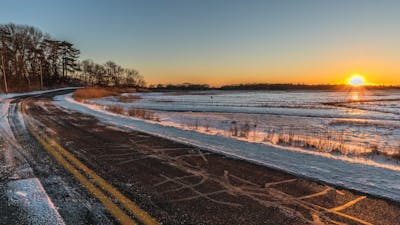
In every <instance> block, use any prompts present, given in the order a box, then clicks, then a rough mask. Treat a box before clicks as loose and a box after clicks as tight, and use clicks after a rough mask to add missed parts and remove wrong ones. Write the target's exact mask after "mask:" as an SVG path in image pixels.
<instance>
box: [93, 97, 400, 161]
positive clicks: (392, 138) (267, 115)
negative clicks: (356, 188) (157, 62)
mask: <svg viewBox="0 0 400 225" xmlns="http://www.w3.org/2000/svg"><path fill="white" fill-rule="evenodd" d="M126 95H129V94H126ZM134 95H137V96H139V97H140V99H139V100H138V101H133V102H120V101H119V98H118V97H107V98H102V99H95V100H91V102H92V103H95V104H100V105H119V106H122V107H123V108H125V109H126V110H129V109H130V108H141V109H146V110H151V111H152V112H154V113H155V117H156V118H158V120H159V123H160V124H162V125H166V126H174V127H177V128H180V129H185V130H196V131H198V132H203V133H208V134H214V135H223V136H227V137H231V138H238V139H242V140H247V141H249V142H259V143H273V144H280V145H289V146H295V147H303V148H304V149H308V150H318V151H323V152H333V153H343V154H355V155H359V156H361V155H364V156H366V157H372V156H371V155H376V154H375V153H384V154H386V155H393V154H400V91H369V92H317V91H291V92H284V91H267V92H266V91H263V92H261V91H248V92H245V91H230V92H228V91H203V92H191V93H184V94H183V93H137V94H134ZM357 100H358V101H360V100H362V101H370V102H355V101H357ZM336 103H338V104H339V103H340V107H339V106H337V105H335V104H336ZM370 153H374V154H370ZM373 157H375V156H373ZM390 158H391V157H388V159H390Z"/></svg>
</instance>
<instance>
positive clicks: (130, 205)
mask: <svg viewBox="0 0 400 225" xmlns="http://www.w3.org/2000/svg"><path fill="white" fill-rule="evenodd" d="M21 108H22V112H24V107H21ZM27 127H28V130H29V132H30V133H31V134H32V135H33V136H34V137H35V138H36V139H37V140H38V141H39V142H40V143H41V144H42V145H43V147H45V149H46V150H47V151H49V152H50V153H51V154H52V155H53V156H54V157H55V158H56V159H57V160H58V161H59V163H60V164H61V165H63V166H64V163H68V164H65V165H67V166H64V167H66V169H67V170H69V171H70V172H71V173H72V174H73V175H74V176H75V177H76V178H77V179H78V180H79V181H80V182H81V183H82V182H86V181H87V182H89V186H90V185H91V186H90V187H91V188H90V189H91V190H89V191H90V192H92V193H93V194H94V195H95V196H96V194H95V193H98V192H100V193H101V194H103V193H102V192H101V191H100V190H99V189H98V188H96V187H95V186H94V185H93V184H92V183H90V181H89V180H88V179H86V178H85V177H84V176H83V175H82V174H80V173H79V171H78V170H77V169H75V168H74V167H73V166H72V165H71V164H70V163H69V162H68V161H70V162H71V163H72V164H74V165H75V166H76V167H77V168H78V169H80V170H81V171H84V172H85V173H86V174H87V175H88V176H89V177H90V178H92V180H93V181H94V182H95V183H97V184H98V185H99V186H100V187H101V188H102V189H103V190H104V191H106V192H108V193H109V194H110V195H111V196H113V197H114V198H116V199H117V200H118V201H119V202H120V203H121V204H122V205H123V206H124V207H125V208H126V209H128V210H129V211H130V212H132V213H133V214H134V215H135V216H136V217H137V218H138V219H139V220H140V221H141V222H143V223H144V224H146V225H158V224H159V223H158V221H157V220H156V219H154V218H153V217H151V216H150V215H149V214H148V213H147V212H146V211H144V210H142V209H141V208H140V207H139V206H138V205H136V204H135V203H134V202H132V201H131V200H129V199H128V198H127V197H125V196H124V195H123V194H122V193H121V192H119V191H118V190H117V189H116V188H114V187H113V186H112V185H110V184H109V183H107V182H106V181H105V180H104V179H103V178H101V177H100V176H98V175H97V174H96V173H95V172H94V171H93V170H91V169H89V168H88V167H87V166H85V165H84V164H83V163H81V162H80V161H79V160H78V159H77V158H76V157H75V156H73V155H72V154H71V153H70V152H68V151H67V150H65V149H64V148H63V147H62V146H60V145H59V144H58V143H57V142H56V141H54V140H53V139H49V138H46V137H44V139H42V138H41V137H40V136H39V135H37V134H36V133H35V131H33V130H32V129H31V128H30V126H29V125H28V126H27ZM55 152H56V153H55ZM62 156H64V157H65V158H67V159H68V161H67V160H65V159H64V158H63V157H62ZM59 159H60V160H62V161H60V160H59ZM67 167H68V168H67ZM69 168H70V169H74V170H75V171H72V170H70V169H69ZM76 173H77V174H79V175H75V174H76ZM77 176H78V177H83V178H84V179H86V181H85V180H82V179H81V178H78V177H77ZM84 185H85V184H84ZM85 186H86V187H88V185H85ZM92 186H93V187H92ZM93 188H96V189H97V190H96V189H93ZM88 189H89V188H88ZM98 196H99V197H101V198H102V199H104V198H103V196H104V197H105V195H104V194H103V196H101V195H97V196H96V197H97V198H99V197H98ZM102 199H100V198H99V200H100V201H102ZM107 200H108V199H107ZM102 203H103V201H102ZM105 203H106V204H107V205H109V204H108V202H105ZM111 203H112V204H114V203H113V202H112V201H111ZM114 205H115V204H114ZM109 206H110V207H111V208H110V209H111V210H113V211H115V209H114V208H113V206H112V205H109ZM115 206H116V205H115ZM105 207H106V208H107V209H108V207H107V206H106V205H105ZM116 207H117V206H116ZM118 209H119V208H118ZM111 210H110V212H111ZM119 210H120V209H119ZM121 212H123V211H122V210H121ZM113 215H114V214H113ZM125 216H126V215H125ZM117 218H119V217H118V215H117ZM128 218H129V217H128ZM132 222H133V223H125V224H136V223H135V222H134V221H132Z"/></svg>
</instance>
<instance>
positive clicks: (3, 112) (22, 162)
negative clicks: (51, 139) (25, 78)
mask: <svg viewBox="0 0 400 225" xmlns="http://www.w3.org/2000/svg"><path fill="white" fill-rule="evenodd" d="M68 89H71V88H62V89H54V90H46V91H35V92H27V93H18V94H1V95H0V154H3V156H4V157H3V158H4V161H0V176H5V177H2V179H3V180H4V178H8V182H7V184H6V187H7V188H6V193H0V194H6V195H7V199H8V202H7V204H9V205H13V206H15V207H17V208H18V209H19V210H20V211H21V212H23V213H24V214H23V215H22V216H23V217H24V218H15V219H18V220H20V222H21V221H22V222H23V224H64V221H63V220H62V218H61V216H60V215H59V213H58V211H57V209H56V208H55V207H54V205H53V203H52V202H51V200H50V198H49V197H48V195H47V193H46V191H45V190H44V188H43V186H42V184H41V183H40V181H39V180H38V179H37V178H36V177H35V176H34V173H33V170H32V168H31V167H30V165H29V164H28V162H27V161H26V159H25V157H24V156H25V155H23V154H24V150H23V148H22V147H21V145H20V144H19V143H18V141H17V140H16V138H15V136H14V134H13V132H12V130H11V126H10V123H9V116H17V118H18V119H19V120H21V121H22V122H21V124H22V125H23V126H24V122H23V120H22V114H21V113H20V112H19V111H18V114H17V115H9V111H10V109H11V111H14V110H13V107H17V105H16V104H11V101H12V98H14V97H18V96H26V95H37V94H42V93H48V92H52V91H57V90H68ZM3 170H4V171H3ZM8 171H11V172H12V173H11V174H9V173H8ZM3 172H4V173H3Z"/></svg>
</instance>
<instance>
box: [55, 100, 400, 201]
mask: <svg viewBox="0 0 400 225" xmlns="http://www.w3.org/2000/svg"><path fill="white" fill-rule="evenodd" d="M71 96H72V95H71V94H67V95H60V96H56V97H55V98H54V99H55V101H56V104H57V105H59V106H60V107H63V108H66V109H70V110H74V111H78V112H81V113H85V114H89V115H92V116H95V117H97V118H98V119H99V120H101V121H103V122H104V123H107V124H110V125H114V126H117V127H120V128H124V129H132V130H138V131H142V132H145V133H149V134H152V135H156V136H159V137H163V138H167V139H170V140H174V141H178V142H181V143H187V144H190V145H193V146H197V147H199V148H202V149H206V150H209V151H214V152H218V153H221V154H225V155H228V156H232V157H236V158H241V159H245V160H248V161H252V162H255V163H258V164H262V165H266V166H268V167H272V168H277V169H281V170H284V171H287V172H289V173H292V174H296V175H300V176H305V177H309V178H313V179H317V180H320V181H323V182H327V183H330V184H333V185H338V186H341V187H345V188H349V189H354V190H358V191H362V192H365V193H368V194H372V195H376V196H381V197H386V198H390V199H393V200H395V201H400V172H399V171H400V166H396V165H392V164H385V163H383V162H382V163H379V162H376V161H372V160H369V159H363V158H357V157H349V156H343V155H333V154H327V153H322V152H312V151H306V150H302V149H298V148H290V147H280V146H271V145H265V144H260V143H252V142H247V141H243V140H237V139H232V138H229V137H226V136H222V135H209V134H205V133H200V132H197V131H193V130H183V129H179V128H176V127H171V126H163V125H161V124H157V123H154V122H149V121H144V120H140V119H134V118H131V117H127V116H121V115H117V114H113V113H110V112H107V111H105V110H103V109H102V107H100V106H96V105H88V104H84V103H79V102H76V101H74V100H73V99H72V97H71Z"/></svg>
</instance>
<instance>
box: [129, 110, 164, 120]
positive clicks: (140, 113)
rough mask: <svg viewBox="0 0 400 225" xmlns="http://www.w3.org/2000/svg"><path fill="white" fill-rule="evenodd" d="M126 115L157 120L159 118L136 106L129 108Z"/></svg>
mask: <svg viewBox="0 0 400 225" xmlns="http://www.w3.org/2000/svg"><path fill="white" fill-rule="evenodd" d="M128 115H129V116H132V117H137V118H141V119H145V120H155V121H158V120H159V119H158V118H157V117H156V116H155V115H154V113H153V112H150V111H147V110H144V109H138V108H131V109H129V110H128Z"/></svg>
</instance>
